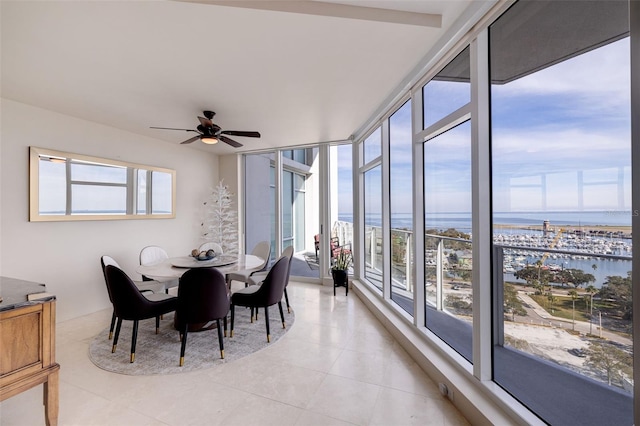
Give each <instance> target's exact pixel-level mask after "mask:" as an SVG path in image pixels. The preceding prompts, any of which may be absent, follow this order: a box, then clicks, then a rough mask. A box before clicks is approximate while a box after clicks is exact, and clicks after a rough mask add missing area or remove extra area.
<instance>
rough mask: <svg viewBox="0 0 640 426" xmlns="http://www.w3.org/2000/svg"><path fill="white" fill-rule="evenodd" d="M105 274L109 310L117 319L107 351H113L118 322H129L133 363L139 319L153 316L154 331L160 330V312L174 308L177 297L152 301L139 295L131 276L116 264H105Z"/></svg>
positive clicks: (130, 360) (118, 327) (115, 343)
mask: <svg viewBox="0 0 640 426" xmlns="http://www.w3.org/2000/svg"><path fill="white" fill-rule="evenodd" d="M105 275H106V277H107V278H106V281H107V290H108V291H109V296H110V297H111V302H112V303H113V309H114V311H115V314H116V317H117V318H118V323H117V325H116V334H115V335H114V336H113V346H112V348H111V352H115V351H116V347H117V345H118V337H120V329H121V327H122V321H123V320H128V321H133V331H132V333H131V357H130V359H129V362H134V361H135V359H136V340H137V338H138V324H139V322H140V320H144V319H148V318H154V317H155V319H156V334H157V333H158V331H159V329H160V315H163V314H166V313H169V312H173V311H175V310H176V306H177V301H178V298H177V297H175V296H169V295H165V297H164V298H163V300H157V301H155V300H149V299H147V298H146V297H144V296H143V295H142V293H141V292H140V290H138V288H137V287H136V285H135V284H134V283H133V281H132V280H131V278H129V276H128V275H127V274H125V273H124V271H123V270H122V269H120V268H118V267H117V266H113V265H107V266H106V267H105Z"/></svg>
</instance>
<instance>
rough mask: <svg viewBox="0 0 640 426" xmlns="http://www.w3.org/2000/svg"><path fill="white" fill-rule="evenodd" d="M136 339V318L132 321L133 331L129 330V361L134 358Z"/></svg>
mask: <svg viewBox="0 0 640 426" xmlns="http://www.w3.org/2000/svg"><path fill="white" fill-rule="evenodd" d="M136 340H138V320H134V321H133V331H132V332H131V358H130V359H129V362H133V361H135V360H136Z"/></svg>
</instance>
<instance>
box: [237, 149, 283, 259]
mask: <svg viewBox="0 0 640 426" xmlns="http://www.w3.org/2000/svg"><path fill="white" fill-rule="evenodd" d="M274 160H275V153H273V152H269V153H261V154H248V155H245V157H244V161H245V165H244V170H245V191H244V194H245V197H244V206H245V210H244V211H245V218H244V222H245V247H246V251H247V252H250V251H251V250H252V249H253V247H255V245H256V244H257V243H259V242H260V241H270V242H271V253H272V258H273V252H274V247H275V241H276V192H275V171H274V168H273V162H274Z"/></svg>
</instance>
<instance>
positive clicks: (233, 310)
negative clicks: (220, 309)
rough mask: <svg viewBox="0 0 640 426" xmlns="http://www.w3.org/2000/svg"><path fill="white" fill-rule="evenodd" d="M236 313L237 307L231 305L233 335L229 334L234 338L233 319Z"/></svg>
mask: <svg viewBox="0 0 640 426" xmlns="http://www.w3.org/2000/svg"><path fill="white" fill-rule="evenodd" d="M235 311H236V305H233V304H232V305H231V333H230V334H229V335H230V336H231V337H233V317H234V314H235Z"/></svg>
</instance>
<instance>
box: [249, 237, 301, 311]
mask: <svg viewBox="0 0 640 426" xmlns="http://www.w3.org/2000/svg"><path fill="white" fill-rule="evenodd" d="M280 257H286V258H288V259H289V268H288V269H287V285H289V275H290V274H291V263H292V259H293V246H289V247H287V248H285V249H284V250H282V254H281V255H280ZM268 273H269V271H262V272H256V273H255V274H252V275H250V276H249V277H248V283H249V285H250V286H251V285H260V284H262V282H263V281H264V280H265V278H267V274H268ZM284 300H285V302H286V303H287V313H289V314H290V313H291V305H289V295H288V294H287V286H285V287H284ZM256 317H257V314H256Z"/></svg>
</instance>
